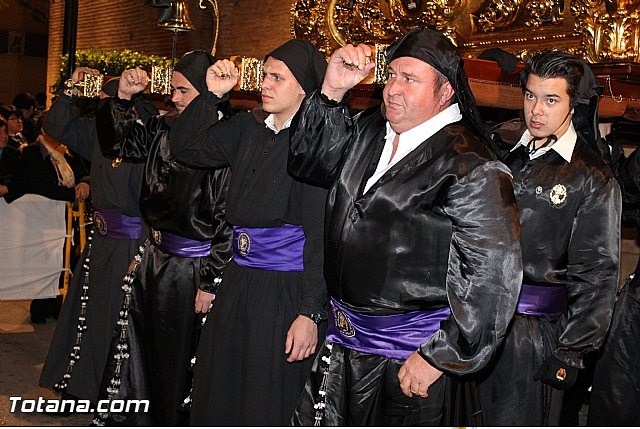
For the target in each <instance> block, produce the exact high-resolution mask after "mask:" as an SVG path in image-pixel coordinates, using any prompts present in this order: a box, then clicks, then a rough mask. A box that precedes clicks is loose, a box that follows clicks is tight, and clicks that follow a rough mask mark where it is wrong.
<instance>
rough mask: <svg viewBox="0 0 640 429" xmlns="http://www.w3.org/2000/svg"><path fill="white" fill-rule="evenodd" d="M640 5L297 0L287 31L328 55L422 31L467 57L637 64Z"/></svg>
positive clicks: (592, 0)
mask: <svg viewBox="0 0 640 429" xmlns="http://www.w3.org/2000/svg"><path fill="white" fill-rule="evenodd" d="M639 7H640V0H618V1H615V0H494V1H490V0H325V1H322V0H297V1H295V2H294V3H293V5H292V8H291V29H292V33H293V35H294V37H298V38H304V39H307V40H310V41H311V42H312V43H314V44H315V45H316V46H317V47H318V48H319V49H320V50H322V51H324V52H326V53H330V52H331V51H333V50H334V49H335V48H337V47H339V46H342V45H344V44H346V43H369V44H375V43H382V44H388V43H391V42H392V41H393V40H395V39H397V38H398V37H399V36H401V35H402V34H403V33H405V32H406V31H407V30H409V29H411V28H415V27H416V26H418V25H424V26H427V27H429V28H433V29H436V30H438V31H440V32H442V33H443V34H446V35H447V36H448V37H449V38H450V39H451V40H452V41H454V43H456V44H457V45H458V47H459V48H460V50H461V52H462V54H463V55H465V56H468V57H473V56H476V55H478V54H479V53H480V52H482V51H483V50H485V49H487V48H490V47H500V48H502V49H504V50H506V51H510V52H513V53H515V54H520V55H524V54H526V53H527V52H528V51H539V50H542V49H545V48H556V49H564V50H569V51H573V52H575V53H577V54H580V55H582V56H583V57H584V58H585V59H587V60H588V61H591V62H602V61H640V58H639V56H640V54H639V49H640V23H639V18H638V8H639ZM576 46H579V48H578V49H576Z"/></svg>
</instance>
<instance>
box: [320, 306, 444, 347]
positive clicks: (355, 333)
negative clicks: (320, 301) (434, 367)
mask: <svg viewBox="0 0 640 429" xmlns="http://www.w3.org/2000/svg"><path fill="white" fill-rule="evenodd" d="M450 314H451V309H450V308H449V307H444V308H441V309H438V310H433V311H412V312H409V313H404V314H392V315H387V316H372V315H367V314H359V313H356V312H354V311H351V310H348V309H347V308H345V307H344V306H343V305H341V304H340V303H339V302H337V301H336V300H334V299H331V311H329V322H328V327H327V341H329V342H332V343H336V344H340V345H341V346H343V347H346V348H349V349H352V350H356V351H359V352H363V353H369V354H373V355H377V356H384V357H387V358H391V359H407V358H408V357H409V356H411V354H412V353H413V352H415V351H416V350H418V348H419V347H420V345H421V344H422V343H424V342H425V341H427V340H428V339H429V337H431V336H432V335H433V334H435V333H436V332H437V331H438V330H439V329H440V322H441V321H443V320H445V319H446V318H447V317H449V315H450Z"/></svg>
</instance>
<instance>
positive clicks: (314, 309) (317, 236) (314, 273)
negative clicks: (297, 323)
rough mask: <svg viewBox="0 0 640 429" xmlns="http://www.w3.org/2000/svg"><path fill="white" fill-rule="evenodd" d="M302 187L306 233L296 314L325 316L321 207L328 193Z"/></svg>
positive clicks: (321, 189) (315, 188)
mask: <svg viewBox="0 0 640 429" xmlns="http://www.w3.org/2000/svg"><path fill="white" fill-rule="evenodd" d="M298 186H300V188H301V205H302V227H303V229H304V233H305V237H306V240H305V243H304V251H303V258H304V273H303V276H302V301H301V303H300V307H299V308H298V311H297V312H298V313H299V314H314V313H315V314H321V315H322V317H326V316H327V314H326V313H327V312H326V304H327V294H328V293H327V285H326V283H325V279H324V274H323V267H324V206H325V201H326V199H327V191H326V190H325V189H323V188H319V187H316V186H311V185H306V184H302V183H298Z"/></svg>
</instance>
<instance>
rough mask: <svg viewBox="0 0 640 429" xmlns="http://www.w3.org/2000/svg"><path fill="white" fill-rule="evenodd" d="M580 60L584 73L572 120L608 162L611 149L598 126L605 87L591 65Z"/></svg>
mask: <svg viewBox="0 0 640 429" xmlns="http://www.w3.org/2000/svg"><path fill="white" fill-rule="evenodd" d="M579 62H580V63H581V64H582V69H583V73H582V77H581V78H580V83H579V84H578V88H576V94H575V97H574V99H573V101H572V103H573V109H574V113H573V117H572V119H571V121H572V122H573V126H574V128H575V129H576V132H577V133H578V134H580V135H581V136H582V137H583V138H584V139H585V140H586V141H587V143H588V144H589V145H590V146H591V147H593V148H594V149H596V150H597V151H598V153H600V155H601V156H602V158H603V159H604V160H605V161H607V162H608V161H609V151H608V150H607V148H605V146H604V145H605V143H604V142H603V141H602V138H601V137H600V129H599V127H598V103H599V101H600V94H602V90H603V89H604V87H603V86H602V84H601V83H600V82H599V81H598V78H597V77H596V75H595V74H594V73H593V70H591V67H589V65H588V64H587V63H586V62H584V61H583V60H579Z"/></svg>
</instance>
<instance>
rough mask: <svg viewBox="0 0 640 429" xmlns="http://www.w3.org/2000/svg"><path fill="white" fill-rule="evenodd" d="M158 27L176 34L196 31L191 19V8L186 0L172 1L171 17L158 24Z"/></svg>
mask: <svg viewBox="0 0 640 429" xmlns="http://www.w3.org/2000/svg"><path fill="white" fill-rule="evenodd" d="M158 27H160V28H164V29H167V30H172V31H174V32H176V33H178V32H184V31H192V30H195V28H194V27H193V24H192V23H191V19H190V18H189V8H188V7H187V4H186V2H185V1H184V0H172V1H171V17H170V18H169V19H167V20H166V21H163V22H161V23H160V24H158Z"/></svg>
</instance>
